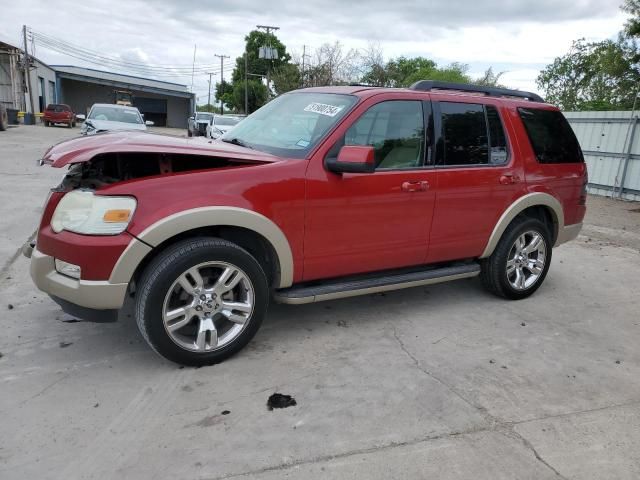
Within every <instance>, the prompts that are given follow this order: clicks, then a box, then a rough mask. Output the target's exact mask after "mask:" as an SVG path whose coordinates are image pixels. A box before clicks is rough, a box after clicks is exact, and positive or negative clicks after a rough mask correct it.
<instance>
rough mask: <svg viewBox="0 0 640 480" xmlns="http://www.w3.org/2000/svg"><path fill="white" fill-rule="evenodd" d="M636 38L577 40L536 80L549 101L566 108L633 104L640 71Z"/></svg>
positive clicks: (609, 108) (578, 108) (625, 106)
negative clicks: (632, 40) (636, 63)
mask: <svg viewBox="0 0 640 480" xmlns="http://www.w3.org/2000/svg"><path fill="white" fill-rule="evenodd" d="M637 56H638V51H637V48H636V46H635V44H634V43H633V42H630V41H625V40H624V39H623V38H620V39H618V40H617V41H613V40H604V41H602V42H586V41H585V40H584V39H580V40H577V41H575V42H574V43H573V45H572V47H571V50H570V51H569V53H567V54H565V55H563V56H562V57H558V58H556V59H555V60H554V61H553V63H552V64H550V65H547V67H546V68H545V69H544V70H542V72H540V75H539V76H538V78H537V79H536V83H537V84H538V87H540V89H541V90H543V91H544V92H545V96H546V99H547V101H549V102H551V103H554V104H556V105H558V106H559V107H560V108H562V109H564V110H616V109H626V108H631V107H632V105H633V101H634V98H635V95H636V92H637V90H638V84H639V83H638V82H639V81H640V75H639V74H638V70H637V68H636V67H635V62H634V59H635V58H637Z"/></svg>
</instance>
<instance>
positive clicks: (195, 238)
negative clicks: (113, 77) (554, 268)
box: [25, 81, 587, 365]
mask: <svg viewBox="0 0 640 480" xmlns="http://www.w3.org/2000/svg"><path fill="white" fill-rule="evenodd" d="M43 162H44V163H46V164H50V165H52V166H54V167H58V168H61V167H66V166H69V167H70V168H69V172H68V173H67V175H66V177H65V178H64V180H63V181H62V183H61V184H60V185H59V186H57V187H56V188H54V189H53V190H52V192H51V194H50V197H49V199H48V200H47V203H46V206H45V209H44V213H43V215H42V220H41V223H40V227H39V231H38V235H37V243H36V245H35V248H34V249H33V250H32V252H31V248H30V246H28V245H27V246H26V247H25V252H26V254H27V255H29V254H31V276H32V278H33V280H34V282H35V284H36V286H37V287H38V288H39V289H41V290H43V291H44V292H47V293H48V294H49V295H51V297H52V298H53V299H54V300H55V301H56V302H58V303H59V304H60V305H61V306H62V308H63V310H65V311H66V312H68V313H70V314H71V315H75V316H80V317H83V318H87V319H92V318H97V317H113V315H115V314H117V312H118V310H119V309H120V308H121V307H122V306H123V303H124V301H125V298H128V297H129V296H133V301H134V302H135V317H136V322H137V324H138V326H139V328H140V331H141V332H142V336H143V337H144V338H145V340H146V341H147V342H148V343H149V345H150V346H151V347H152V348H153V349H154V350H155V351H156V352H158V353H159V354H161V355H163V356H164V357H166V358H168V359H170V360H173V361H175V362H178V363H181V364H188V365H202V364H211V363H216V362H219V361H221V360H223V359H225V358H227V357H229V356H230V355H232V354H234V353H235V352H237V351H239V350H240V349H241V348H243V347H244V346H245V345H246V344H247V343H248V342H249V341H250V339H251V338H252V337H253V336H254V335H255V333H256V331H257V330H258V328H259V327H260V324H261V323H262V320H263V318H264V315H265V313H266V311H267V305H268V303H269V301H270V298H271V297H273V298H275V300H276V301H277V302H282V303H287V304H303V303H310V302H318V301H322V300H330V299H336V298H343V297H350V296H354V295H363V294H370V293H374V292H383V291H387V290H394V289H400V288H406V287H413V286H417V285H428V284H433V283H438V282H444V281H449V280H457V279H462V278H469V277H475V276H479V277H480V278H481V280H482V284H483V285H484V286H485V287H486V288H487V289H488V290H489V291H490V292H493V293H494V294H496V295H498V296H501V297H505V298H508V299H514V300H517V299H522V298H526V297H528V296H529V295H531V294H532V293H533V292H535V291H536V290H537V289H538V288H539V287H540V286H541V285H542V283H543V280H544V279H545V276H546V275H547V272H548V271H549V266H550V264H551V257H552V252H553V248H554V247H555V246H558V245H560V244H562V243H564V242H566V241H568V240H571V239H573V238H575V237H576V236H577V235H578V232H579V231H580V228H581V226H582V220H583V217H584V214H585V209H586V207H585V202H586V185H587V170H586V168H585V163H584V159H583V154H582V151H581V150H580V146H579V145H578V142H577V140H576V137H575V135H574V134H573V132H572V130H571V127H570V126H569V124H568V122H567V121H566V119H565V118H564V116H563V115H562V113H561V112H560V111H559V110H558V109H557V108H556V107H553V106H551V105H548V104H545V103H544V102H543V100H542V99H541V98H540V97H538V96H537V95H535V94H531V93H526V92H520V91H515V90H506V89H497V88H489V87H480V86H468V85H458V84H448V83H440V82H428V81H422V82H418V83H416V84H415V85H413V86H412V87H411V88H409V89H389V88H384V89H382V88H369V87H359V86H352V87H325V88H309V89H305V90H301V91H295V92H290V93H287V94H285V95H282V96H280V97H278V98H276V99H274V100H273V101H271V102H269V103H268V104H267V105H265V106H264V107H262V108H261V109H260V110H258V111H257V112H255V113H254V114H252V115H251V116H249V117H248V118H246V119H245V120H244V121H243V122H242V123H240V124H239V125H238V126H237V127H236V128H234V129H233V130H231V131H230V132H228V133H227V134H226V135H224V136H223V137H222V138H221V141H218V142H215V143H212V144H209V143H205V142H202V143H195V142H184V141H183V140H181V139H180V138H175V137H168V136H154V137H149V136H147V135H143V134H140V133H136V132H123V133H114V134H107V135H100V136H96V137H93V138H91V139H76V140H70V141H67V142H64V143H60V144H58V145H56V146H54V147H52V148H51V149H49V151H47V152H46V154H45V156H44V159H43ZM576 281H578V280H576ZM464 288H469V287H468V286H465V287H464ZM541 301H544V300H541ZM336 308H339V306H337V307H336Z"/></svg>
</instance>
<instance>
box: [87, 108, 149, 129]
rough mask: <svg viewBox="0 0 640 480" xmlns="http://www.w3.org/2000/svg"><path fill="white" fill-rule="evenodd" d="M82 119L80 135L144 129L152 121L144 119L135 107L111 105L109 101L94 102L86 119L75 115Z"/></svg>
mask: <svg viewBox="0 0 640 480" xmlns="http://www.w3.org/2000/svg"><path fill="white" fill-rule="evenodd" d="M76 118H78V119H80V120H84V123H83V125H82V128H81V129H80V134H81V135H95V134H96V133H99V132H112V131H121V130H146V129H147V127H148V126H152V125H153V122H151V121H146V122H145V120H144V118H143V117H142V114H141V113H140V111H139V110H138V109H137V108H136V107H127V106H124V105H113V104H110V103H95V104H94V105H93V106H92V107H91V110H89V115H87V117H86V119H85V116H84V115H76Z"/></svg>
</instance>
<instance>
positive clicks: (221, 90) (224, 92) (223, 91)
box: [216, 80, 233, 106]
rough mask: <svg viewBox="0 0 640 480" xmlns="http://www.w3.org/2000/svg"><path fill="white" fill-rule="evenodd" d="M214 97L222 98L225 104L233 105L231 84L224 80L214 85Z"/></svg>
mask: <svg viewBox="0 0 640 480" xmlns="http://www.w3.org/2000/svg"><path fill="white" fill-rule="evenodd" d="M216 98H217V99H218V101H220V100H222V102H224V104H225V105H229V106H233V104H232V103H231V102H232V101H233V85H232V84H231V83H229V82H227V81H226V80H223V81H222V82H220V83H218V84H217V85H216Z"/></svg>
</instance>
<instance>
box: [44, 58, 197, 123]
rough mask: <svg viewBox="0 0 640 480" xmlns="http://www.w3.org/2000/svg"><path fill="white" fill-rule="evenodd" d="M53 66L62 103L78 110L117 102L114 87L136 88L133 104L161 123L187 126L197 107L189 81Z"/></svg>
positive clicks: (58, 95) (81, 111) (131, 90)
mask: <svg viewBox="0 0 640 480" xmlns="http://www.w3.org/2000/svg"><path fill="white" fill-rule="evenodd" d="M51 68H53V69H54V70H55V72H56V79H57V83H56V85H57V99H58V100H57V101H58V103H66V104H67V105H69V106H70V107H71V109H72V110H73V111H74V112H76V113H87V112H88V111H89V108H91V105H93V104H94V103H113V92H114V90H128V91H130V92H132V93H133V105H134V106H135V107H138V109H139V110H140V112H141V113H142V114H143V115H144V118H145V120H152V121H153V122H154V123H155V124H156V125H158V126H166V127H177V128H184V127H186V126H187V118H188V117H189V115H190V113H191V112H192V111H193V109H194V102H195V99H194V95H193V94H192V93H190V92H189V90H188V89H187V87H186V85H179V84H177V83H170V82H164V81H160V80H150V79H146V78H140V77H134V76H131V75H122V74H119V73H111V72H103V71H100V70H94V69H91V68H83V67H74V66H71V65H53V66H52V67H51Z"/></svg>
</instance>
